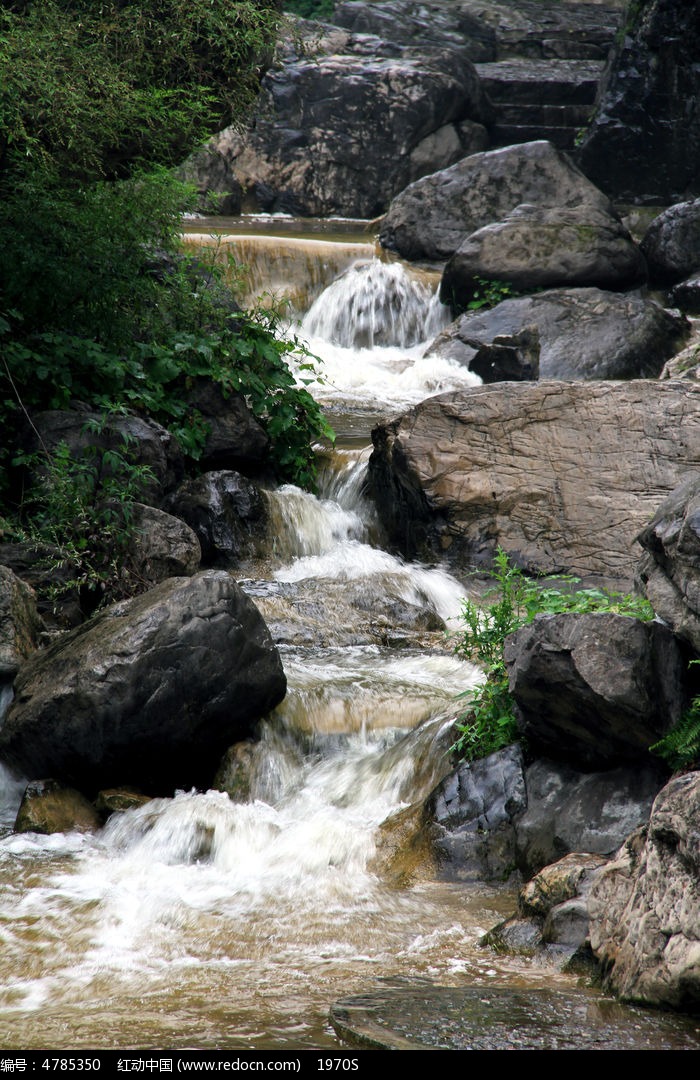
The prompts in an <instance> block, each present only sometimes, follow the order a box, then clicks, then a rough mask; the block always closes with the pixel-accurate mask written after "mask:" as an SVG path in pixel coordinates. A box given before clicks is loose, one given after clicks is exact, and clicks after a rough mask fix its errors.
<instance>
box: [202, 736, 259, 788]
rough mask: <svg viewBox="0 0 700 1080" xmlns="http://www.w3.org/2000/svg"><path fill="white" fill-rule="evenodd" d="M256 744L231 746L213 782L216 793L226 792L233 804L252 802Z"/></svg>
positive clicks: (248, 743) (242, 743) (247, 743)
mask: <svg viewBox="0 0 700 1080" xmlns="http://www.w3.org/2000/svg"><path fill="white" fill-rule="evenodd" d="M254 762H255V743H253V742H240V743H236V745H235V746H229V748H228V750H227V751H226V753H225V754H224V756H223V757H222V759H221V763H220V765H219V768H218V769H217V771H216V776H215V777H214V779H213V781H212V785H211V786H212V788H213V789H214V790H215V791H225V792H226V794H227V795H228V797H229V799H231V801H232V802H250V794H251V787H252V775H253V766H254Z"/></svg>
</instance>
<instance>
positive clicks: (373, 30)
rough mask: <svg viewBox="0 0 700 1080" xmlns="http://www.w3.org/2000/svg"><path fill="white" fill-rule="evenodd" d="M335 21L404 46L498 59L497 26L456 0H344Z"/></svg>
mask: <svg viewBox="0 0 700 1080" xmlns="http://www.w3.org/2000/svg"><path fill="white" fill-rule="evenodd" d="M333 22H334V23H335V24H336V25H337V26H344V27H346V28H347V29H348V30H351V31H352V32H353V33H355V34H375V35H377V36H378V37H381V38H385V39H386V40H388V41H397V42H400V43H401V44H403V45H418V46H422V45H438V46H440V47H441V48H451V49H456V50H458V51H459V52H461V53H462V54H463V55H465V56H468V57H469V59H470V60H475V61H478V60H482V61H483V60H495V58H496V33H495V31H494V29H493V27H491V26H488V25H487V24H486V23H485V22H483V21H482V20H481V19H479V18H478V17H477V16H475V15H471V14H470V13H469V12H468V11H465V9H464V5H456V4H454V3H453V2H452V0H430V2H429V3H427V4H426V3H425V2H422V0H383V2H380V3H376V2H372V3H367V0H340V3H336V5H335V7H334V9H333Z"/></svg>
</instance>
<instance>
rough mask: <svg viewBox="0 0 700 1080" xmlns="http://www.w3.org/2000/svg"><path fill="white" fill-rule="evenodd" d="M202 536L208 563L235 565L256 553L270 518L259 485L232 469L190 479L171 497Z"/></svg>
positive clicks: (172, 506) (176, 510) (173, 505)
mask: <svg viewBox="0 0 700 1080" xmlns="http://www.w3.org/2000/svg"><path fill="white" fill-rule="evenodd" d="M167 505H168V508H169V509H170V510H171V511H172V512H173V513H174V514H177V516H178V517H180V518H182V519H183V521H186V522H187V524H188V525H189V526H190V528H191V529H192V530H193V531H194V533H195V534H196V536H197V537H198V539H199V543H200V545H201V548H202V559H203V560H204V562H205V563H207V564H208V565H210V566H211V565H219V566H234V565H237V564H239V563H240V562H242V561H243V560H244V559H246V558H249V557H250V556H251V555H252V554H254V552H255V546H256V543H257V542H258V541H259V540H260V539H261V537H262V535H263V532H264V529H265V523H266V521H267V504H266V502H265V500H264V498H263V496H262V494H261V493H260V491H259V489H258V488H257V487H256V485H255V484H254V483H253V482H252V481H251V480H247V479H246V478H245V477H244V476H241V475H240V473H237V472H233V471H232V470H224V471H221V472H208V473H203V474H202V475H201V476H197V477H195V478H194V479H193V480H188V481H187V482H186V483H185V484H183V485H182V486H181V487H180V488H178V490H177V491H176V492H175V493H174V494H173V495H172V497H171V498H170V499H169V500H168V504H167Z"/></svg>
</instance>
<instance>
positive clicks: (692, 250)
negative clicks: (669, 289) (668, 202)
mask: <svg viewBox="0 0 700 1080" xmlns="http://www.w3.org/2000/svg"><path fill="white" fill-rule="evenodd" d="M641 247H642V251H643V252H644V255H645V257H646V260H647V263H648V265H649V274H650V276H651V278H652V280H653V281H655V282H658V283H660V284H662V285H668V284H675V283H676V282H679V281H681V280H682V279H683V278H686V277H689V276H690V275H691V274H692V273H693V272H694V271H695V270H700V199H694V200H692V201H690V202H683V203H676V204H675V205H674V206H669V207H668V209H667V210H664V211H663V212H662V213H661V214H659V216H658V217H656V218H654V220H653V221H652V223H651V225H650V226H649V228H648V229H647V231H646V232H645V234H644V238H643V239H642V245H641Z"/></svg>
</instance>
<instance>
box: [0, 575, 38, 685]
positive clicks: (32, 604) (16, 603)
mask: <svg viewBox="0 0 700 1080" xmlns="http://www.w3.org/2000/svg"><path fill="white" fill-rule="evenodd" d="M41 629H42V622H41V619H40V618H39V615H38V613H37V609H36V597H35V595H34V590H33V589H32V588H30V586H29V585H27V584H26V582H24V581H22V580H20V578H18V577H17V575H16V574H13V572H12V570H10V569H9V567H7V566H2V565H0V686H1V685H2V684H3V683H6V682H11V681H12V680H13V679H14V677H15V675H16V674H17V672H18V671H19V667H20V664H21V663H22V662H23V661H24V660H26V659H27V657H28V656H31V654H32V653H33V652H34V650H35V649H36V647H37V639H38V635H39V633H40V632H41Z"/></svg>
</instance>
